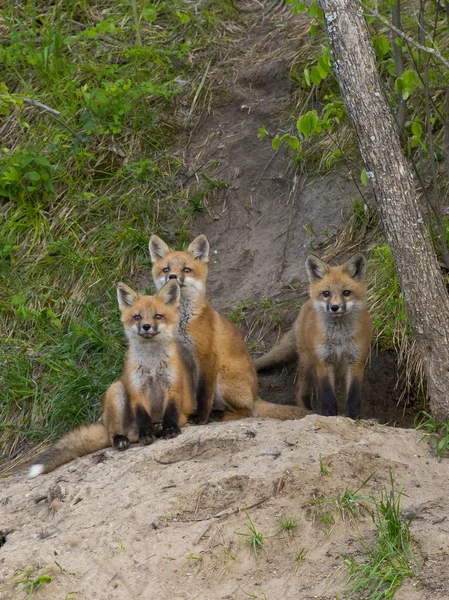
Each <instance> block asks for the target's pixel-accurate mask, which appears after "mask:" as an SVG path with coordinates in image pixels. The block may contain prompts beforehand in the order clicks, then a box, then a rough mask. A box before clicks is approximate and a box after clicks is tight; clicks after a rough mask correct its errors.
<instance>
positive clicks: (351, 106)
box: [320, 0, 449, 420]
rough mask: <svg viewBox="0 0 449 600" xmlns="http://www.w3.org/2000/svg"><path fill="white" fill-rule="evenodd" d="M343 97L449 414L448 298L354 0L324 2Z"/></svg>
mask: <svg viewBox="0 0 449 600" xmlns="http://www.w3.org/2000/svg"><path fill="white" fill-rule="evenodd" d="M320 5H321V9H322V10H323V13H324V17H325V20H326V29H327V34H328V38H329V42H330V45H331V48H332V54H333V57H334V68H335V73H336V75H337V78H338V81H339V84H340V89H341V93H342V97H343V100H344V102H345V105H346V108H347V110H348V113H349V116H350V118H351V121H352V124H353V126H354V129H355V132H356V135H357V138H358V144H359V148H360V152H361V155H362V158H363V161H364V163H365V166H366V170H367V172H368V177H369V178H370V179H371V182H372V185H373V189H374V192H375V196H376V204H377V208H378V211H379V213H380V216H381V221H382V225H383V229H384V233H385V237H386V240H387V243H388V245H389V246H390V248H391V252H392V255H393V260H394V262H395V265H396V270H397V273H398V277H399V282H400V285H401V290H402V293H403V295H404V298H405V301H406V304H407V312H408V316H409V319H410V324H411V326H412V328H413V332H414V335H415V338H416V342H417V346H418V349H419V351H420V354H421V356H422V359H423V363H424V369H425V373H426V378H427V387H428V391H429V396H430V406H431V410H432V413H433V414H434V415H435V417H436V418H437V419H442V420H447V419H449V296H448V294H447V291H446V287H445V285H444V281H443V278H442V275H441V271H440V267H439V264H438V261H437V257H436V254H435V251H434V249H433V246H432V242H431V239H430V236H429V232H428V231H427V229H426V226H425V223H424V219H423V216H422V213H421V208H420V204H419V198H418V193H417V191H416V188H415V185H414V182H413V177H412V173H411V171H410V168H409V165H408V163H407V161H406V159H405V157H404V154H403V152H402V150H401V146H400V143H399V138H398V134H397V130H396V128H395V124H394V120H393V116H392V114H391V111H390V108H389V106H388V103H387V100H386V97H385V94H384V90H383V87H382V82H381V80H380V76H379V73H378V70H377V65H376V60H375V55H374V50H373V49H372V47H371V43H370V38H369V35H368V30H367V27H366V23H365V19H364V14H363V9H362V8H361V6H360V5H359V4H357V3H356V2H354V0H320Z"/></svg>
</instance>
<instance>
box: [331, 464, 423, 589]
mask: <svg viewBox="0 0 449 600" xmlns="http://www.w3.org/2000/svg"><path fill="white" fill-rule="evenodd" d="M390 484H391V487H390V490H389V491H388V492H387V491H386V490H384V491H383V492H382V494H381V497H380V499H379V500H377V499H375V498H373V499H372V504H373V507H374V510H373V512H372V519H373V523H374V525H375V528H376V538H375V540H374V542H373V543H369V542H366V541H365V540H362V539H359V540H358V541H359V542H360V544H361V546H362V548H363V550H364V552H365V554H366V557H365V558H363V559H361V560H360V559H357V558H354V557H352V556H347V555H346V556H344V557H343V560H344V563H345V565H346V568H347V569H348V570H349V577H348V588H347V590H346V592H345V593H346V594H347V595H348V597H349V598H354V599H356V598H360V599H362V598H363V600H387V599H388V598H393V596H394V594H395V590H396V589H397V588H398V587H399V586H400V585H401V583H402V582H403V581H404V579H406V578H408V577H413V576H414V575H415V571H414V568H412V566H411V563H413V562H414V556H413V551H412V535H411V532H410V523H411V520H412V518H409V519H407V520H403V518H402V516H401V498H402V496H403V495H404V493H403V491H402V490H397V489H396V488H395V486H394V481H393V476H392V475H391V473H390Z"/></svg>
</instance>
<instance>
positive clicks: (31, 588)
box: [11, 568, 53, 598]
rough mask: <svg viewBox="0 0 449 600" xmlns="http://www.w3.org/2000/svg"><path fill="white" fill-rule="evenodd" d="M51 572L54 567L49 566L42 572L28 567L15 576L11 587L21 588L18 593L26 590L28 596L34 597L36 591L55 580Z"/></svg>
mask: <svg viewBox="0 0 449 600" xmlns="http://www.w3.org/2000/svg"><path fill="white" fill-rule="evenodd" d="M51 573H52V569H49V568H47V569H43V570H42V572H41V573H39V572H38V571H37V570H36V569H33V568H31V569H26V570H25V571H22V572H21V573H18V574H17V575H16V576H15V578H14V580H13V582H12V583H11V587H16V588H19V589H18V592H17V593H20V592H25V593H26V594H27V597H28V598H33V596H34V592H36V591H37V590H39V589H40V588H42V587H44V586H45V585H46V584H47V583H50V582H51V581H52V580H53V576H52V575H51Z"/></svg>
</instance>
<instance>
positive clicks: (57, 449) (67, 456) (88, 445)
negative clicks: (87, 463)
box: [28, 423, 110, 477]
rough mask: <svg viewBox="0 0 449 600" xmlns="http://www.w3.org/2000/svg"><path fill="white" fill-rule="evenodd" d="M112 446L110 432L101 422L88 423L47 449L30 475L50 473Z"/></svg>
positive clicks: (37, 460) (30, 471)
mask: <svg viewBox="0 0 449 600" xmlns="http://www.w3.org/2000/svg"><path fill="white" fill-rule="evenodd" d="M108 446H110V442H109V436H108V432H107V430H106V427H105V426H104V425H102V424H101V423H95V424H93V425H86V426H84V427H79V428H78V429H75V430H74V431H71V432H70V433H68V434H67V435H65V436H64V437H62V438H61V439H60V440H58V441H57V442H55V443H54V444H53V445H52V446H50V448H48V450H45V452H43V453H42V454H41V455H40V456H38V458H37V459H36V462H35V463H34V465H33V466H32V467H31V468H30V470H29V471H28V477H37V476H38V475H41V474H42V473H49V472H50V471H53V470H54V469H56V468H57V467H60V466H61V465H64V464H65V463H68V462H70V461H71V460H74V459H75V458H77V457H78V456H85V455H86V454H90V453H91V452H96V451H97V450H103V448H107V447H108Z"/></svg>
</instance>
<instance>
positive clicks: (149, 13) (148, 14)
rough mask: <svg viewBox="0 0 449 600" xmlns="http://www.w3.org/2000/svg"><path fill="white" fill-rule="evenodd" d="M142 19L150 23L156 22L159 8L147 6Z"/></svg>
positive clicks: (151, 5)
mask: <svg viewBox="0 0 449 600" xmlns="http://www.w3.org/2000/svg"><path fill="white" fill-rule="evenodd" d="M142 17H143V18H144V19H145V21H149V22H150V23H151V22H152V21H155V20H156V17H157V8H156V7H155V6H154V5H153V4H147V5H146V6H144V8H143V10H142Z"/></svg>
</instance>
